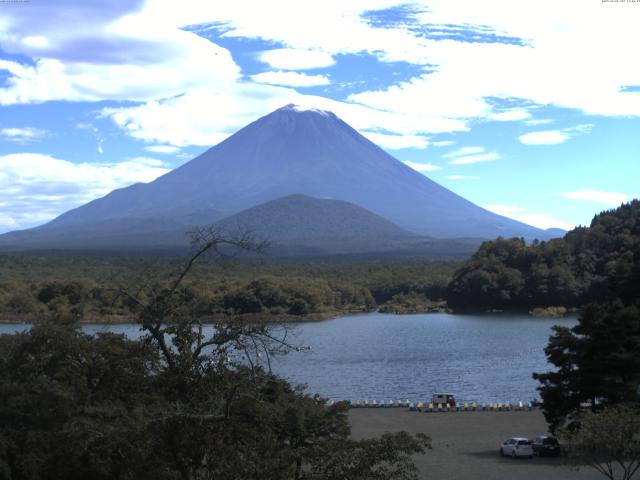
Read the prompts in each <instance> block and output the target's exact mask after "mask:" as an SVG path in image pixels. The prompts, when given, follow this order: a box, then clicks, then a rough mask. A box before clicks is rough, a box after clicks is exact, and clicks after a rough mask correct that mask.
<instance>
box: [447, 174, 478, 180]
mask: <svg viewBox="0 0 640 480" xmlns="http://www.w3.org/2000/svg"><path fill="white" fill-rule="evenodd" d="M446 178H448V179H449V180H477V179H478V178H479V177H475V176H473V175H447V177H446Z"/></svg>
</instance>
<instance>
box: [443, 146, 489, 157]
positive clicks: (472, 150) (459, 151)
mask: <svg viewBox="0 0 640 480" xmlns="http://www.w3.org/2000/svg"><path fill="white" fill-rule="evenodd" d="M484 151H485V149H484V147H462V148H459V149H457V150H454V151H453V152H449V153H447V154H446V155H443V157H444V158H455V157H461V156H463V155H472V154H475V153H482V152H484Z"/></svg>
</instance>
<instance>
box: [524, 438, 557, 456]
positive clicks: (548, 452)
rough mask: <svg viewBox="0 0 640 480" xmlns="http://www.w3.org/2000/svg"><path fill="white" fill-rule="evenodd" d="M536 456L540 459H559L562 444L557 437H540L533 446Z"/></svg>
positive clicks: (534, 441)
mask: <svg viewBox="0 0 640 480" xmlns="http://www.w3.org/2000/svg"><path fill="white" fill-rule="evenodd" d="M531 446H532V447H533V453H534V455H537V456H539V457H557V456H558V455H560V444H559V443H558V439H557V438H556V437H552V436H550V435H540V436H539V437H536V438H535V439H534V440H533V443H532V444H531Z"/></svg>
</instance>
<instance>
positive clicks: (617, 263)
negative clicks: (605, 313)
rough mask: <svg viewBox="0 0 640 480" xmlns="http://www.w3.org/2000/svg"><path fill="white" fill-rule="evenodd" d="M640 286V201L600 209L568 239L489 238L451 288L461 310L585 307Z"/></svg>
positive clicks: (452, 301)
mask: <svg viewBox="0 0 640 480" xmlns="http://www.w3.org/2000/svg"><path fill="white" fill-rule="evenodd" d="M639 286H640V201H637V200H635V201H633V202H630V203H628V204H625V205H622V206H621V207H619V208H617V209H615V210H610V211H606V212H603V213H601V214H599V215H597V216H596V217H595V218H594V219H593V221H592V222H591V226H590V227H579V228H576V229H574V230H572V231H570V232H569V233H567V234H566V235H565V237H564V238H562V239H556V240H551V241H548V242H534V243H533V244H531V245H527V244H526V243H525V242H524V241H523V240H521V239H509V240H507V239H502V238H499V239H497V240H495V241H491V242H485V243H484V244H482V246H481V247H480V249H479V250H478V251H477V252H476V253H475V254H474V255H473V257H472V258H471V259H470V260H468V261H467V262H466V263H465V264H464V266H463V267H462V268H460V269H459V270H458V271H457V272H456V273H455V275H454V278H453V280H452V281H451V283H450V285H449V289H448V293H447V301H448V304H449V306H450V307H452V308H454V309H457V310H464V309H469V310H478V309H482V310H487V309H523V308H532V307H545V306H565V307H579V306H582V305H585V304H587V303H603V302H608V301H611V300H613V299H620V300H621V301H622V302H623V303H624V304H629V303H630V302H631V300H632V299H633V298H636V297H637V290H638V287H639Z"/></svg>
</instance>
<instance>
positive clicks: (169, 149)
mask: <svg viewBox="0 0 640 480" xmlns="http://www.w3.org/2000/svg"><path fill="white" fill-rule="evenodd" d="M144 149H145V150H146V151H147V152H153V153H165V154H170V153H178V152H179V151H180V147H175V146H173V145H149V146H148V147H144Z"/></svg>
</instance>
